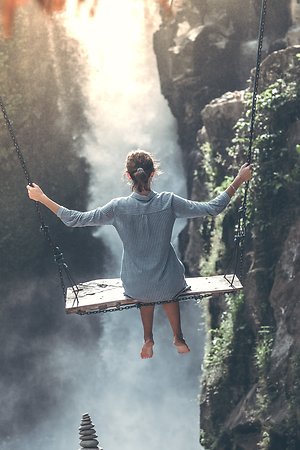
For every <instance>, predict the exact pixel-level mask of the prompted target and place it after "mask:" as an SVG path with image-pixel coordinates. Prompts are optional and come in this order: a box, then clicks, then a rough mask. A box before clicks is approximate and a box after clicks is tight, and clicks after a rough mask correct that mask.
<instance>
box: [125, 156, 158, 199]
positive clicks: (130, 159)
mask: <svg viewBox="0 0 300 450" xmlns="http://www.w3.org/2000/svg"><path fill="white" fill-rule="evenodd" d="M156 170H157V163H156V161H154V159H153V157H152V155H151V154H150V153H149V152H145V151H143V150H140V149H138V150H136V151H133V152H130V153H128V155H127V158H126V172H127V173H128V174H129V176H130V178H131V181H132V190H133V189H134V188H136V189H137V190H138V192H142V191H149V190H150V182H151V179H150V177H151V175H152V174H153V173H154V172H155V171H156Z"/></svg>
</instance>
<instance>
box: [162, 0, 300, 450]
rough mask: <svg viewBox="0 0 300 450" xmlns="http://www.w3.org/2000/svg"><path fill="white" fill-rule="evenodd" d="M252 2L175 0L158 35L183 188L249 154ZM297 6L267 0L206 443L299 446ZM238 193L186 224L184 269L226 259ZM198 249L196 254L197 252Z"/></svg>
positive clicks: (205, 389) (229, 171)
mask: <svg viewBox="0 0 300 450" xmlns="http://www.w3.org/2000/svg"><path fill="white" fill-rule="evenodd" d="M259 9H260V1H254V2H252V1H250V0H249V1H247V2H240V1H235V0H226V1H223V2H219V1H210V2H208V1H205V0H202V1H201V0H194V1H192V0H190V1H185V2H183V1H182V2H180V1H177V2H174V8H173V17H172V18H169V17H168V18H165V20H163V22H162V25H161V27H160V29H159V31H158V32H157V33H156V35H155V38H154V47H155V51H156V54H157V61H158V68H159V72H160V79H161V86H162V92H163V94H164V95H165V97H166V98H167V99H168V102H169V105H170V108H171V110H172V112H173V114H174V115H175V117H176V118H177V121H178V130H179V142H180V144H181V148H182V151H183V153H184V160H185V168H186V174H187V180H188V190H189V195H190V196H191V197H192V198H196V199H200V200H201V199H204V198H207V197H208V195H209V193H211V192H214V191H216V190H218V189H222V185H223V183H224V184H226V177H227V176H229V177H230V176H232V175H233V173H235V172H236V169H237V167H238V166H239V164H240V163H241V162H242V161H244V160H245V153H246V151H247V144H248V127H249V111H250V108H251V92H252V82H251V80H250V82H248V81H247V80H248V79H249V78H250V79H251V76H253V72H252V74H251V69H252V67H253V66H254V64H255V54H256V41H255V37H256V35H257V27H258V22H259ZM299 12H300V7H299V5H298V3H297V2H296V1H295V2H294V1H285V2H283V1H273V2H272V4H269V5H268V12H267V24H266V35H265V40H264V48H263V50H264V61H263V64H262V67H261V79H260V94H259V98H258V113H257V121H256V130H255V133H256V138H255V143H254V154H253V161H254V167H255V174H254V178H253V180H252V182H251V188H250V194H249V201H248V216H247V217H248V223H247V238H246V241H245V258H244V265H243V268H244V285H245V289H244V292H243V294H242V295H238V296H235V297H228V298H215V299H214V298H212V299H211V300H210V302H209V304H208V308H207V311H208V314H209V318H210V320H209V324H210V325H209V327H210V333H209V334H208V336H210V339H209V342H208V343H207V349H206V356H205V372H204V376H203V380H202V388H201V390H202V394H201V411H200V415H201V420H200V423H201V433H200V435H201V442H202V445H203V446H204V447H205V448H207V449H210V450H213V449H215V450H225V449H226V450H235V449H236V450H237V449H240V450H252V449H253V450H254V449H272V450H275V449H278V450H279V449H280V450H292V449H295V450H296V449H298V448H300V434H299V431H298V430H299V420H300V419H299V417H300V409H299V400H300V384H299V381H298V377H297V373H298V372H299V368H300V339H299V321H300V311H298V309H299V305H298V304H297V300H298V290H299V288H300V244H299V242H300V239H299V237H300V236H299V235H300V221H299V211H300V185H299V179H300V145H299V144H300V117H299V116H300V113H299V111H300V89H299V80H300V62H299V61H300V56H299V55H300V47H299V46H297V45H296V44H297V42H298V40H299ZM239 202H240V199H239V198H238V197H237V198H236V199H235V201H233V202H232V204H231V206H230V208H228V209H227V211H226V213H225V214H224V215H223V216H222V217H218V218H217V219H216V220H211V219H205V220H197V221H192V222H191V223H190V224H189V225H188V227H187V229H186V230H185V231H184V232H183V233H182V236H181V243H182V249H183V252H184V261H185V265H186V267H187V270H188V271H189V273H191V274H197V273H199V271H200V272H201V273H202V274H204V273H214V272H215V271H223V270H224V268H225V267H228V264H229V263H230V261H231V259H230V258H231V255H232V251H233V234H234V226H235V223H236V218H237V217H236V216H237V209H238V207H239ZM199 255H201V258H199Z"/></svg>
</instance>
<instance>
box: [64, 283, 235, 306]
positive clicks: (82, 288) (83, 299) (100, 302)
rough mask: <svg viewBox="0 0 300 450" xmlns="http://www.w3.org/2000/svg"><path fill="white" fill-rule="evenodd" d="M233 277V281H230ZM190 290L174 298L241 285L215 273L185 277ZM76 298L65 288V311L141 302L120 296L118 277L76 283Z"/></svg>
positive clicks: (229, 288) (191, 296) (72, 291)
mask: <svg viewBox="0 0 300 450" xmlns="http://www.w3.org/2000/svg"><path fill="white" fill-rule="evenodd" d="M232 279H234V283H231V281H228V280H232ZM186 281H187V284H188V285H189V286H190V289H188V290H186V291H184V292H183V293H182V294H180V295H179V296H178V297H176V300H184V299H189V298H193V297H195V298H197V297H201V295H210V294H211V295H218V294H225V293H230V292H235V291H238V290H241V289H242V288H243V286H242V284H241V282H240V281H239V279H238V278H237V277H236V276H235V277H233V275H227V276H226V278H225V277H224V275H216V276H213V277H194V278H186ZM77 288H78V292H77V298H76V296H75V294H74V290H75V287H70V288H68V289H67V296H66V305H65V309H66V312H67V313H68V314H70V313H77V314H89V313H94V312H95V313H96V312H103V311H104V310H108V309H109V310H113V309H116V310H118V309H120V308H121V307H125V306H129V305H138V304H140V303H141V302H140V301H136V300H133V299H131V298H128V297H126V296H125V295H124V289H123V286H122V282H121V280H120V278H112V279H103V280H102V279H101V280H93V281H87V282H85V283H80V284H78V286H77Z"/></svg>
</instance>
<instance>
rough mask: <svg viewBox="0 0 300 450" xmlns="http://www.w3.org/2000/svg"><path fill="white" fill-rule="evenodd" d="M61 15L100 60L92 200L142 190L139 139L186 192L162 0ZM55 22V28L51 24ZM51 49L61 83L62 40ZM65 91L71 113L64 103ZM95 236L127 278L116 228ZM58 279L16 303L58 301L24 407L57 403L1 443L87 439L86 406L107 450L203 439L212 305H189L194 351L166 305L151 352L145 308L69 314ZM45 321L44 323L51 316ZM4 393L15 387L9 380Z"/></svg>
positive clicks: (10, 400) (193, 449) (91, 148)
mask: <svg viewBox="0 0 300 450" xmlns="http://www.w3.org/2000/svg"><path fill="white" fill-rule="evenodd" d="M145 5H146V6H145ZM144 6H145V7H144ZM59 20H60V21H61V22H62V23H63V24H64V26H65V27H66V31H67V33H68V34H69V36H70V37H72V38H74V39H76V40H78V42H79V43H80V45H81V51H82V53H81V56H82V58H83V60H84V61H85V62H86V63H87V64H88V66H89V71H88V76H87V78H86V81H85V84H84V85H83V87H82V89H83V91H84V95H85V97H86V99H87V101H86V106H85V114H86V118H87V120H88V122H89V124H90V130H89V132H87V133H86V134H85V135H84V136H83V140H84V145H83V146H82V149H81V153H82V156H84V157H85V158H87V160H88V162H89V164H90V165H91V177H90V186H89V192H90V203H89V208H94V207H96V206H98V205H103V204H104V203H106V202H107V201H109V200H110V199H111V198H113V197H118V196H122V195H128V194H129V193H130V186H128V185H127V184H126V181H124V179H123V177H122V173H123V170H124V160H125V157H126V154H127V153H128V151H130V150H132V149H135V148H136V147H140V148H143V149H145V150H149V151H151V152H153V154H154V156H155V157H156V158H157V159H158V160H159V161H160V166H161V169H162V172H163V173H162V174H161V175H160V176H158V177H156V179H155V180H154V185H153V188H154V190H157V191H160V190H167V191H174V192H175V193H177V194H180V195H183V196H184V195H185V194H186V180H185V176H184V172H183V168H182V161H181V153H180V149H179V147H178V145H177V130H176V122H175V120H174V118H173V117H172V115H171V113H170V111H169V108H168V105H167V102H166V101H165V99H164V98H163V97H162V95H161V93H160V86H159V78H158V73H157V68H156V61H155V56H154V53H153V49H152V35H153V32H154V31H155V29H156V28H157V27H158V26H159V15H158V14H157V11H155V4H154V2H152V1H149V2H148V4H147V3H146V2H145V4H144V3H143V2H136V1H135V0H131V1H127V2H124V0H102V1H101V2H100V3H99V6H98V9H97V11H96V15H95V17H94V18H93V19H90V18H89V17H88V13H87V12H85V11H84V9H83V10H82V11H81V14H79V15H78V16H74V14H73V12H72V11H68V12H67V13H66V14H65V15H62V16H61V17H60V19H59ZM47 32H48V33H51V32H52V29H51V26H50V27H49V26H48V28H47ZM51 53H52V54H51V55H50V56H51V60H52V62H53V64H54V66H55V76H56V78H57V85H58V86H60V84H61V83H60V76H61V75H60V70H59V66H58V65H57V64H58V63H57V61H58V60H57V58H56V55H55V47H54V46H53V48H52V50H51ZM61 98H63V96H62V97H61ZM58 100H59V102H58V105H59V106H60V111H61V112H63V111H64V108H63V103H62V101H61V100H60V99H58ZM74 185H76V179H74ZM65 206H67V207H69V208H72V207H73V205H72V204H66V205H65ZM183 226H184V222H180V221H178V224H177V225H176V227H175V229H174V236H173V243H174V244H175V246H176V239H177V235H178V233H179V231H180V230H181V229H182V227H183ZM94 235H95V237H96V238H99V239H102V240H103V241H104V242H105V243H106V244H107V245H108V246H109V248H110V250H111V252H112V256H111V257H110V258H109V259H108V260H107V261H105V263H104V270H103V271H102V272H101V274H100V273H99V275H101V276H103V277H114V276H119V269H120V258H121V242H120V240H119V238H118V236H117V234H116V233H115V231H114V229H113V227H104V228H101V229H98V230H95V232H94ZM78 251H80V249H78ZM46 281H47V280H34V281H32V283H30V284H28V286H27V287H26V293H24V291H23V288H22V287H18V286H17V285H16V286H15V290H14V291H13V292H11V295H10V296H9V298H8V302H9V304H10V305H11V307H12V304H20V303H21V302H22V298H24V296H25V297H27V296H28V297H31V298H38V302H39V308H47V314H48V319H47V320H48V321H49V323H52V322H51V321H53V323H52V325H51V327H52V331H51V333H49V334H47V333H46V334H45V336H43V338H42V339H39V340H34V339H33V340H32V343H31V345H32V347H33V348H34V349H35V353H36V354H39V355H40V357H39V358H38V359H35V360H34V361H33V362H32V365H29V367H28V368H26V377H27V378H28V381H27V386H28V393H27V395H28V401H27V402H26V405H27V409H26V408H24V415H29V416H30V415H31V414H32V417H34V413H33V411H32V409H34V408H35V405H38V406H39V407H41V404H43V402H44V401H45V404H46V406H47V408H45V414H44V415H43V416H41V417H40V420H39V422H38V423H36V422H33V423H32V427H29V428H27V430H26V433H24V432H23V433H22V435H21V436H20V435H19V434H18V430H17V429H16V430H15V434H14V435H11V436H9V437H7V438H6V439H5V440H3V441H2V442H1V443H0V449H1V450H10V449H12V448H13V449H14V450H21V449H22V450H29V449H30V450H31V449H33V448H34V449H37V448H43V450H53V449H54V448H55V449H56V450H66V449H68V450H69V449H72V448H74V449H76V448H78V446H79V445H78V444H79V436H78V427H79V424H80V419H81V415H82V414H83V413H86V412H88V413H89V414H90V415H91V418H92V420H93V422H94V424H95V429H96V431H97V434H98V436H99V442H100V445H101V446H102V447H103V448H104V450H119V449H120V448H122V449H123V450H129V449H130V450H141V449H143V450H148V449H149V450H150V449H151V450H153V449H154V450H169V449H172V450H197V449H199V448H201V446H200V444H199V404H198V395H199V389H200V382H199V377H200V375H201V363H202V358H203V351H204V340H205V335H204V327H203V317H202V307H201V304H200V305H199V304H197V303H195V302H192V301H190V302H188V303H185V304H182V326H183V332H184V336H185V338H186V340H187V342H188V344H189V346H190V348H191V353H190V354H188V355H179V354H177V352H176V349H175V348H174V346H173V344H172V333H171V329H170V327H169V324H168V323H167V320H166V318H165V316H164V315H163V313H162V308H161V307H157V308H156V313H155V324H154V340H155V346H154V357H153V358H152V359H151V360H141V359H140V356H139V353H140V348H141V345H142V342H143V335H142V327H141V323H140V318H139V312H138V310H130V311H123V312H115V313H111V314H105V315H102V314H98V315H95V316H92V317H87V316H83V317H79V316H76V315H72V316H65V315H64V311H63V307H62V305H60V304H59V306H58V302H53V303H52V304H51V306H49V304H48V303H46V297H44V296H43V293H42V292H43V288H42V285H43V284H44V283H45V282H46ZM47 282H48V281H47ZM49 289H50V287H49ZM55 293H56V291H54V295H55ZM44 319H45V320H46V318H44ZM35 320H37V317H36V316H34V317H33V316H29V317H28V316H27V317H26V321H28V322H30V321H35ZM18 326H20V323H18ZM36 326H39V327H40V328H42V326H43V324H42V323H39V324H38V325H36ZM45 328H47V327H45ZM25 329H26V326H25ZM99 330H102V331H99ZM31 332H32V330H31ZM20 336H21V335H18V336H17V337H16V339H14V340H11V345H12V348H11V352H13V347H14V346H18V345H20V340H21V338H20ZM24 345H25V344H24ZM30 371H32V374H31V372H30ZM36 377H38V378H39V379H42V380H44V389H46V390H47V391H48V392H49V393H50V397H52V404H50V405H49V404H48V403H47V402H46V400H44V399H43V397H42V395H41V393H40V392H39V390H38V389H35V385H36ZM16 379H17V377H16ZM1 392H5V386H2V389H1ZM21 396H24V385H22V388H18V384H17V382H16V383H13V384H12V385H11V389H9V390H7V395H6V397H5V399H4V400H5V404H7V405H8V409H7V415H8V416H9V417H12V420H13V413H14V408H15V407H17V405H18V399H19V397H21ZM19 413H20V412H19Z"/></svg>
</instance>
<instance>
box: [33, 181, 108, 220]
mask: <svg viewBox="0 0 300 450" xmlns="http://www.w3.org/2000/svg"><path fill="white" fill-rule="evenodd" d="M27 190H28V196H29V198H30V199H31V200H35V201H36V202H40V203H42V204H43V205H45V206H46V207H47V208H49V209H50V211H52V212H53V213H54V214H56V215H57V216H58V217H59V218H60V220H61V221H62V222H63V223H64V224H65V225H66V226H67V227H93V226H100V225H111V224H112V223H113V220H114V201H113V200H112V201H111V202H109V203H107V205H105V206H103V207H102V208H96V209H93V210H91V211H85V212H81V211H75V210H71V209H67V208H65V207H63V206H61V205H59V204H58V203H56V202H55V201H53V200H51V198H49V197H47V195H46V194H45V193H44V192H43V191H42V189H41V188H40V187H39V186H38V185H37V184H35V183H32V186H30V185H28V186H27Z"/></svg>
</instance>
